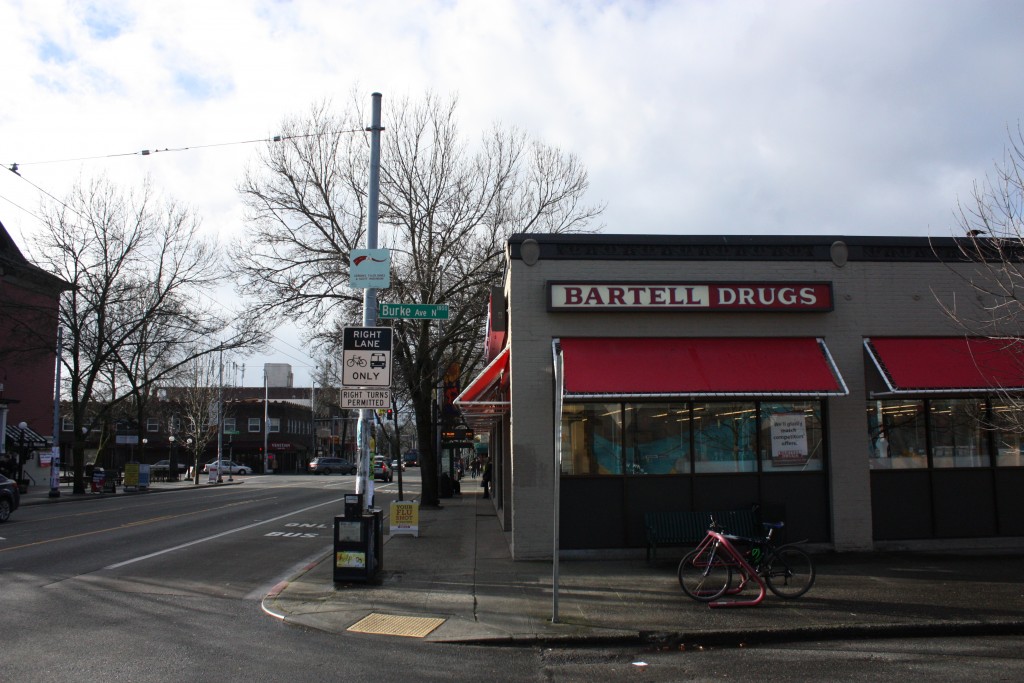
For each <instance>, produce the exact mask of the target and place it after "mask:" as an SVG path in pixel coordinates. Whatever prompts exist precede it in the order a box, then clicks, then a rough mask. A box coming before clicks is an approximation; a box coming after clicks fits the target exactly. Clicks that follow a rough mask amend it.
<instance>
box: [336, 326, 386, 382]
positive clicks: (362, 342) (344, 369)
mask: <svg viewBox="0 0 1024 683" xmlns="http://www.w3.org/2000/svg"><path fill="white" fill-rule="evenodd" d="M391 332H392V330H391V328H390V327H346V328H345V330H344V333H343V335H342V343H341V383H342V385H344V386H346V387H390V386H391Z"/></svg>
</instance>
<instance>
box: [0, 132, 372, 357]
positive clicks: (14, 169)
mask: <svg viewBox="0 0 1024 683" xmlns="http://www.w3.org/2000/svg"><path fill="white" fill-rule="evenodd" d="M364 130H365V129H362V128H356V129H348V130H338V131H326V132H318V133H304V134H301V135H274V136H271V137H269V138H257V139H252V140H238V141H233V142H218V143H209V144H204V145H190V146H187V147H175V148H170V147H166V148H164V149H156V150H148V149H144V150H140V151H138V152H122V153H114V154H103V155H96V156H88V157H74V158H67V159H51V160H48V161H35V162H12V163H10V164H9V165H7V170H8V171H10V172H11V173H13V174H14V175H16V176H18V177H19V178H20V179H21V180H23V181H24V182H26V183H27V184H29V185H30V186H32V187H33V188H35V189H36V190H37V191H39V192H41V193H43V194H44V195H46V196H47V197H49V198H50V199H52V200H53V201H55V202H57V203H58V204H60V205H61V206H63V207H64V208H66V209H68V210H69V211H71V212H72V213H74V214H76V215H77V216H78V217H79V218H82V219H83V220H85V219H86V217H85V216H83V215H82V214H81V213H80V212H79V211H78V210H77V209H75V208H74V207H72V206H69V205H68V204H67V203H65V202H64V201H62V200H61V199H59V198H58V197H56V196H54V195H53V194H51V193H50V192H48V191H47V190H46V189H44V188H42V187H40V186H39V185H38V184H36V183H34V182H32V181H31V180H29V179H28V178H26V177H25V176H24V175H23V174H22V173H21V167H23V166H41V165H44V164H59V163H74V162H80V161H95V160H99V159H113V158H118V157H128V156H151V155H153V154H156V153H160V152H186V151H192V150H199V149H209V148H214V147H227V146H231V145H246V144H255V143H260V142H283V141H285V140H295V139H302V138H310V137H320V136H326V135H342V134H349V133H361V132H364ZM0 198H2V199H4V200H5V201H8V202H10V203H11V204H13V205H14V206H16V207H18V208H19V209H21V210H22V211H25V212H26V213H28V214H29V215H31V216H33V217H35V218H36V219H38V220H40V221H42V220H43V219H42V218H41V217H40V216H38V215H36V214H35V213H33V212H32V211H29V210H28V209H25V208H24V207H22V206H20V205H18V204H17V203H15V202H13V201H11V200H10V199H7V198H6V197H3V196H2V195H0ZM200 294H201V295H202V296H204V297H206V298H207V299H209V300H210V301H212V302H213V303H214V305H215V306H217V307H219V308H221V309H222V310H224V311H225V312H229V313H230V312H232V311H230V310H229V309H228V308H227V307H226V306H225V305H224V303H223V302H221V301H219V300H218V299H215V298H214V297H212V296H210V295H209V294H207V293H206V292H202V291H201V292H200ZM270 336H271V337H272V338H273V339H275V340H276V341H277V342H279V343H281V344H284V345H285V346H287V347H289V348H291V349H294V350H295V351H297V352H299V353H302V354H303V355H305V356H307V357H310V356H309V354H307V353H306V352H305V351H303V350H302V349H300V348H298V347H296V346H294V345H293V344H291V343H289V342H288V341H286V340H284V339H282V338H280V337H278V336H277V334H275V333H274V332H271V333H270ZM271 348H272V349H273V350H274V351H276V352H277V353H279V354H281V355H283V356H285V357H287V358H289V359H291V360H294V361H297V362H299V367H303V368H312V367H317V366H316V364H315V362H314V363H313V364H311V365H307V364H306V363H305V362H304V361H302V360H301V359H299V358H296V357H295V356H293V355H291V354H290V353H288V352H287V351H285V350H282V349H280V348H278V347H277V346H271Z"/></svg>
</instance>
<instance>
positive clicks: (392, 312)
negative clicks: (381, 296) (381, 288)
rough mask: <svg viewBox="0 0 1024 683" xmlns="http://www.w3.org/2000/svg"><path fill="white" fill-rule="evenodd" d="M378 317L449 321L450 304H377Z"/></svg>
mask: <svg viewBox="0 0 1024 683" xmlns="http://www.w3.org/2000/svg"><path fill="white" fill-rule="evenodd" d="M377 317H378V318H410V319H413V320H447V319H448V304H377Z"/></svg>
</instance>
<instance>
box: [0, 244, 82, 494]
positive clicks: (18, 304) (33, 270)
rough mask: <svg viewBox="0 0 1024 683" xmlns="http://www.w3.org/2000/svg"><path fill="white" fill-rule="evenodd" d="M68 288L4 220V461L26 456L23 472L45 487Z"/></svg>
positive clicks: (0, 324)
mask: <svg viewBox="0 0 1024 683" xmlns="http://www.w3.org/2000/svg"><path fill="white" fill-rule="evenodd" d="M69 287H70V285H69V284H68V283H67V282H65V281H64V280H62V279H60V278H58V277H55V276H53V275H50V274H49V273H47V272H46V271H44V270H42V269H40V268H38V267H36V266H34V265H32V264H31V263H29V262H28V260H27V259H26V258H25V256H24V255H23V254H22V253H21V250H20V249H18V246H17V245H16V244H15V243H14V240H13V239H12V238H11V236H10V234H9V233H8V232H7V230H6V228H4V226H3V224H0V435H2V436H3V438H0V461H2V462H4V463H9V462H11V460H9V458H14V457H15V456H19V455H28V458H27V459H26V461H25V462H24V463H23V474H24V476H25V477H26V479H28V481H30V482H35V483H36V484H39V485H44V486H45V485H48V477H49V457H48V456H49V453H50V451H49V447H48V444H49V443H52V441H51V438H52V434H53V422H54V415H53V412H54V409H53V398H54V383H55V374H54V373H55V371H56V358H57V354H56V347H57V318H58V311H59V303H60V294H61V292H63V291H66V290H67V289H69ZM22 423H24V424H25V425H27V428H26V429H24V430H23V429H21V428H20V427H19V425H20V424H22ZM22 450H24V451H25V453H21V452H20V451H22Z"/></svg>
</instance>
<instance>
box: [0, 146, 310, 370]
mask: <svg viewBox="0 0 1024 683" xmlns="http://www.w3.org/2000/svg"><path fill="white" fill-rule="evenodd" d="M18 167H19V165H18V164H11V166H10V167H9V168H8V169H7V170H9V171H10V172H11V173H13V174H14V175H16V176H18V177H19V178H20V179H21V180H23V181H24V182H26V183H28V184H29V185H31V186H32V187H33V188H35V189H36V190H38V191H39V192H42V193H43V194H45V195H46V196H47V197H49V198H50V199H52V200H53V201H55V202H57V203H58V204H60V205H61V206H63V207H64V208H66V209H67V210H68V211H71V212H72V213H74V214H75V215H77V216H78V217H79V218H81V219H82V220H88V219H87V218H86V217H85V216H83V215H82V214H81V212H79V211H78V210H77V209H75V208H74V207H73V206H69V205H68V204H66V203H65V202H63V201H61V200H60V199H58V198H57V197H55V196H54V195H53V194H51V193H50V192H48V191H47V190H46V189H44V188H42V187H40V186H39V185H37V184H35V183H34V182H32V181H31V180H29V179H28V178H26V177H25V176H23V175H22V174H21V173H19V172H18ZM0 199H4V200H5V201H8V202H10V203H11V204H14V206H17V207H18V208H19V209H21V210H22V211H25V212H26V213H28V214H29V215H31V216H34V217H35V218H37V219H38V220H40V221H41V222H45V221H44V219H43V218H41V217H40V216H37V215H36V214H34V213H32V212H31V211H28V210H27V209H25V208H24V207H22V206H19V205H18V204H16V203H15V202H13V201H11V200H10V199H7V198H6V197H3V196H2V195H0ZM147 257H148V255H147ZM197 293H198V294H199V295H200V296H202V297H204V298H206V299H208V300H209V301H211V302H212V303H213V304H214V306H216V307H217V308H220V309H221V310H222V311H224V312H226V313H234V311H232V310H230V309H229V308H228V307H227V306H226V305H225V304H224V302H222V301H220V300H219V299H217V298H215V297H213V296H211V295H210V294H208V293H207V292H205V291H203V290H197ZM270 336H271V337H272V338H273V339H274V340H276V341H277V342H278V343H280V344H284V345H285V346H287V347H289V348H290V349H294V350H295V351H297V352H299V353H301V354H303V355H305V356H306V357H307V358H311V359H312V355H311V354H308V353H306V352H305V351H303V350H302V349H300V348H299V347H297V346H295V345H293V344H290V343H289V342H287V341H285V340H284V339H282V338H280V337H278V336H277V335H276V334H275V333H274V332H270ZM271 349H273V350H274V351H275V352H277V353H279V354H281V355H282V356H285V357H287V358H290V359H292V360H295V361H301V362H300V363H299V367H316V366H315V361H314V365H306V364H305V361H302V359H300V358H297V357H295V356H293V355H292V354H290V353H288V352H287V351H284V350H283V349H280V348H278V347H277V346H271Z"/></svg>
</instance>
